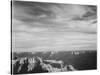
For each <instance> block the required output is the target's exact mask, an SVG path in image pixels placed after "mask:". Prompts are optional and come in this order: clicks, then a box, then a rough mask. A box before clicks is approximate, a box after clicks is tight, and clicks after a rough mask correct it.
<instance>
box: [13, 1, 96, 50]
mask: <svg viewBox="0 0 100 75" xmlns="http://www.w3.org/2000/svg"><path fill="white" fill-rule="evenodd" d="M12 49H13V51H15V52H34V51H70V50H96V49H97V6H95V5H79V4H61V3H59V4H58V3H45V2H44V3H43V2H25V1H13V2H12Z"/></svg>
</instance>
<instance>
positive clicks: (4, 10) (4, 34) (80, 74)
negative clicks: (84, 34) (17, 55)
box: [0, 0, 100, 75]
mask: <svg viewBox="0 0 100 75" xmlns="http://www.w3.org/2000/svg"><path fill="white" fill-rule="evenodd" d="M28 1H42V2H53V3H71V4H86V5H87V4H89V5H98V63H100V62H99V61H100V51H99V49H100V47H99V45H100V43H99V41H100V39H99V38H100V34H99V32H100V27H99V24H100V21H99V20H100V18H99V16H100V14H99V13H100V0H28ZM0 9H1V10H0V23H1V24H0V50H1V51H0V60H1V61H0V75H8V74H10V52H11V50H10V49H11V48H10V46H11V43H10V42H11V39H10V38H11V36H10V35H11V32H10V31H11V29H10V28H11V25H10V24H11V23H10V21H11V15H10V13H11V12H10V0H0ZM99 67H100V65H99V64H98V70H89V71H76V72H58V73H43V75H61V74H63V75H66V74H69V75H75V74H76V75H85V74H86V75H89V74H90V75H99V73H100V68H99ZM34 75H35V74H34ZM37 75H40V74H37ZM41 75H42V74H41Z"/></svg>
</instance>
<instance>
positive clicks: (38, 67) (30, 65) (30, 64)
mask: <svg viewBox="0 0 100 75" xmlns="http://www.w3.org/2000/svg"><path fill="white" fill-rule="evenodd" d="M12 70H13V72H12V73H13V74H27V73H45V72H63V71H74V70H76V69H75V68H74V67H73V66H72V65H65V64H64V62H63V61H61V60H59V61H56V60H43V59H42V58H40V57H33V58H27V57H24V58H15V59H14V60H12Z"/></svg>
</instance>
